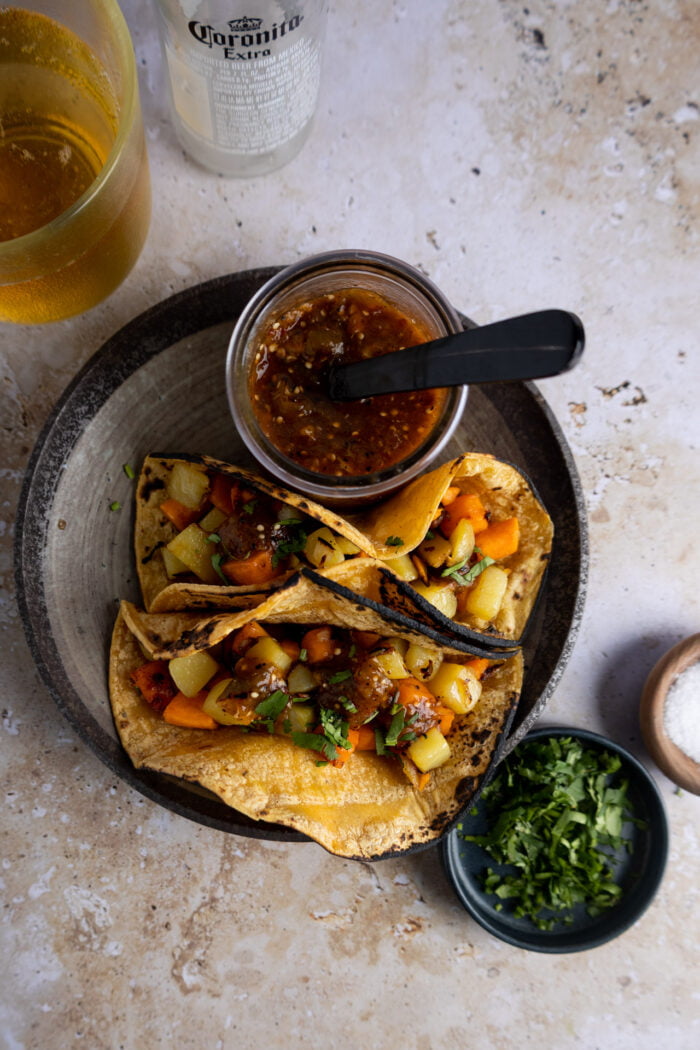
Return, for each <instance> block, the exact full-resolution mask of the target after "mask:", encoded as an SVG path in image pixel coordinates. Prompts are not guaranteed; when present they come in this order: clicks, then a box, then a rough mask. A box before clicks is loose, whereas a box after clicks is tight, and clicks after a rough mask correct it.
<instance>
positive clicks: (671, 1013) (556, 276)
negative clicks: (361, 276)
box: [0, 0, 700, 1050]
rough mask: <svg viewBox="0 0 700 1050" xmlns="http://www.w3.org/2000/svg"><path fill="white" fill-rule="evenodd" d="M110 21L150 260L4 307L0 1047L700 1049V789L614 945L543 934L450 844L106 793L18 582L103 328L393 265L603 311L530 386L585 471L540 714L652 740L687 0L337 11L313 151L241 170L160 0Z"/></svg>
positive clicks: (689, 312) (674, 331)
mask: <svg viewBox="0 0 700 1050" xmlns="http://www.w3.org/2000/svg"><path fill="white" fill-rule="evenodd" d="M122 6H123V9H124V12H125V14H126V17H127V20H128V22H129V25H130V28H131V31H132V35H133V38H134V43H135V47H136V51H137V56H138V60H139V68H140V75H141V90H142V100H143V106H144V112H145V117H146V123H147V136H148V144H149V150H150V159H151V168H152V176H153V184H154V214H153V222H152V227H151V231H150V235H149V239H148V242H147V245H146V248H145V251H144V253H143V255H142V257H141V259H140V261H139V262H138V264H137V266H136V268H135V270H134V271H133V273H132V274H131V275H130V277H129V278H128V279H127V281H126V282H125V283H124V285H123V286H122V287H121V288H120V289H119V290H118V291H117V292H116V293H115V294H114V295H113V296H112V297H111V298H110V299H109V300H108V301H107V302H106V303H104V304H103V305H101V306H100V307H98V308H96V309H95V310H93V311H91V312H90V313H89V314H87V315H85V316H83V317H79V318H76V319H75V320H72V321H67V322H63V323H60V324H55V325H51V326H48V327H46V328H41V329H40V328H27V329H23V328H16V327H12V326H9V325H5V326H0V354H1V356H2V383H3V387H2V401H1V403H0V405H1V410H2V421H1V423H2V430H1V431H0V434H1V438H0V440H2V443H3V447H2V457H1V462H0V471H1V473H0V477H1V479H2V497H1V503H2V527H1V529H0V542H1V544H2V548H1V555H0V556H1V558H2V563H1V565H2V575H3V584H4V589H3V595H2V609H1V610H0V616H1V624H2V629H3V641H2V653H3V659H2V661H1V662H0V676H1V677H0V681H1V682H2V690H1V691H2V705H1V707H2V752H1V761H2V784H3V792H4V798H3V839H2V862H1V863H2V871H1V872H0V876H1V879H2V882H1V883H0V885H1V886H2V903H3V925H2V959H3V967H2V968H3V972H4V976H3V979H2V991H1V992H0V1046H2V1047H3V1050H5V1048H7V1050H63V1048H68V1047H70V1048H73V1047H75V1048H79V1047H85V1048H89V1050H119V1048H124V1050H132V1048H138V1050H155V1048H159V1047H166V1046H172V1047H177V1048H183V1050H200V1048H206V1050H214V1048H226V1050H228V1048H234V1047H241V1046H244V1047H280V1048H296V1047H321V1046H333V1047H337V1048H339V1050H345V1048H352V1047H355V1046H363V1047H367V1048H368V1050H369V1048H379V1050H385V1048H392V1050H393V1048H401V1050H418V1048H420V1050H454V1048H455V1047H470V1048H473V1050H502V1048H506V1047H511V1046H513V1045H518V1046H521V1047H536V1048H541V1047H547V1048H550V1047H551V1048H558V1050H561V1048H566V1050H568V1048H571V1050H574V1048H575V1050H579V1048H581V1050H690V1048H691V1047H696V1046H697V1045H700V1031H699V1028H700V1025H699V1019H700V1002H699V997H698V979H697V977H698V942H699V940H700V920H699V919H698V915H699V913H700V905H699V902H698V815H699V813H700V810H699V808H698V806H699V802H698V799H697V798H695V797H692V796H690V795H687V794H679V793H678V792H676V791H675V789H674V786H673V785H672V784H671V783H670V782H669V781H667V780H666V779H665V778H664V777H663V776H662V775H661V774H659V773H658V771H655V773H656V775H657V779H658V783H659V786H660V788H661V791H662V793H663V796H664V801H665V803H666V807H667V810H668V815H669V819H670V824H671V832H672V840H671V855H670V860H669V866H668V869H667V873H666V877H665V879H664V882H663V885H662V888H661V891H660V893H659V894H658V896H657V898H656V900H655V901H654V903H653V904H652V906H651V908H650V909H649V911H648V912H647V913H646V914H645V915H644V916H643V917H642V919H641V920H640V921H639V922H638V923H637V925H635V926H634V927H633V928H632V929H631V930H630V931H628V932H627V933H626V934H625V935H624V936H622V937H621V938H619V939H618V940H616V941H614V942H613V943H611V944H609V945H607V946H604V947H602V948H598V949H596V950H594V951H591V952H587V953H583V954H580V955H570V956H564V957H550V956H546V955H538V954H531V953H526V952H523V951H520V950H517V949H515V948H510V947H508V946H506V945H504V944H502V943H500V942H498V941H496V940H494V939H493V938H491V937H490V936H489V935H487V934H486V933H485V932H483V931H482V930H481V928H480V927H478V926H476V925H475V924H474V923H473V922H472V921H471V920H470V919H469V918H468V917H467V915H466V913H465V912H464V911H463V910H462V908H461V906H460V905H459V904H458V902H457V900H456V898H455V896H454V894H453V892H452V890H451V888H450V886H449V884H448V883H447V881H446V879H445V877H444V875H443V874H442V871H441V868H440V864H439V859H438V857H437V855H436V854H435V853H433V852H428V853H423V854H420V855H417V856H415V857H407V858H405V859H404V860H395V861H390V862H385V863H382V864H378V865H374V866H370V865H364V864H356V863H347V862H343V861H339V860H337V859H335V858H333V857H330V856H328V855H327V854H325V853H324V852H323V851H322V850H321V849H320V848H319V847H317V846H315V845H313V844H294V845H287V844H279V843H266V842H259V841H254V840H248V839H242V838H235V837H233V836H227V835H225V834H223V833H219V832H215V831H211V830H208V829H206V828H204V827H200V826H198V825H195V824H193V823H190V822H188V821H186V820H184V819H182V818H180V817H177V816H175V815H172V814H171V813H169V812H166V811H164V810H162V809H160V808H158V807H156V806H155V805H154V804H152V803H151V802H149V801H147V800H145V799H144V798H142V797H141V796H139V795H138V794H136V793H135V792H134V791H132V790H131V789H130V788H128V787H126V786H125V785H123V784H122V783H121V782H115V780H114V779H113V778H112V776H111V775H110V773H109V771H108V770H107V769H106V768H105V767H104V766H102V765H101V763H100V762H99V761H98V760H97V759H96V758H95V757H94V756H93V755H92V754H91V753H90V752H89V751H88V750H87V749H86V747H85V746H84V745H83V744H82V743H81V742H80V741H79V740H78V739H77V738H76V737H75V735H74V734H73V732H72V731H71V729H70V728H69V727H68V725H67V724H66V723H65V722H64V721H63V720H62V718H61V716H60V715H59V714H58V712H57V711H56V709H55V708H54V706H53V704H52V702H51V701H50V699H49V697H48V694H47V692H46V689H45V688H44V686H43V685H42V683H41V681H40V679H39V677H38V675H37V674H36V672H35V670H34V668H33V666H32V663H31V660H30V657H29V653H28V650H27V646H26V643H25V641H24V638H23V633H22V627H21V624H20V622H19V619H18V614H17V611H16V606H15V605H14V602H13V597H12V542H13V519H14V511H15V505H16V499H17V496H18V493H19V487H20V484H21V479H22V474H23V470H24V468H25V465H26V462H27V459H28V456H29V453H30V450H31V448H32V446H33V444H34V442H35V440H36V438H37V435H38V433H39V430H40V428H41V425H42V423H43V422H44V420H45V418H46V417H47V415H48V413H49V411H50V409H51V407H52V405H53V404H54V402H55V401H56V399H57V397H58V396H59V395H60V393H61V391H62V390H63V388H64V387H65V385H66V384H67V383H68V381H69V380H70V379H71V377H72V376H73V375H74V374H75V372H76V371H77V369H78V368H79V367H80V366H81V365H82V364H83V363H84V362H85V361H86V360H87V359H88V358H89V357H90V356H91V355H92V354H93V353H94V351H95V350H96V349H97V348H98V347H99V346H100V345H101V343H102V342H103V341H104V340H105V339H106V338H107V337H109V336H110V335H111V334H113V333H114V332H115V331H117V330H118V329H119V328H120V327H121V326H122V325H123V324H125V323H126V322H127V321H129V320H130V319H131V318H133V317H134V316H136V315H137V314H138V313H140V312H141V311H142V310H144V309H146V308H147V307H149V306H151V305H152V304H154V303H156V302H157V301H159V300H160V299H162V298H164V297H165V296H167V295H169V294H171V293H172V292H173V291H177V290H180V289H182V288H187V287H189V286H191V285H194V284H196V283H197V282H199V281H202V280H205V279H207V278H210V277H213V276H216V275H219V274H223V273H228V272H231V271H235V270H238V269H246V268H250V267H257V266H265V265H278V264H282V263H287V262H291V261H293V260H295V259H297V258H300V257H301V256H303V255H306V254H309V253H312V252H316V251H320V250H325V249H331V248H337V247H343V246H350V247H367V248H373V249H376V250H379V251H385V252H389V253H391V254H394V255H397V256H400V257H402V258H404V259H406V260H408V261H410V262H412V263H414V264H417V265H419V266H421V267H422V268H423V269H424V270H425V271H426V272H427V273H428V274H429V275H430V276H431V277H432V278H433V279H434V280H435V281H436V282H437V283H438V284H439V285H440V286H441V287H442V288H443V289H444V291H445V292H446V293H447V294H448V295H449V296H450V297H451V298H452V300H453V302H454V303H455V305H456V306H457V307H458V308H459V309H461V310H463V311H464V312H465V313H468V314H469V315H470V316H471V317H473V318H474V319H475V320H477V321H480V322H486V321H489V320H495V319H497V318H499V317H504V316H507V315H509V314H516V313H519V312H523V311H527V310H531V309H536V308H539V307H545V306H563V307H568V308H570V309H573V310H575V311H576V312H578V313H579V314H580V315H581V316H582V318H583V319H584V321H585V324H586V328H587V334H588V347H587V352H586V355H585V358H584V361H583V363H582V364H581V366H580V367H579V368H577V369H576V370H575V371H574V372H573V373H571V374H570V375H567V376H565V377H562V378H560V379H556V380H547V381H543V382H542V383H541V384H540V388H541V390H542V392H543V393H544V395H545V397H546V398H547V399H548V400H549V402H550V404H551V405H552V407H553V409H554V411H555V412H556V414H557V416H558V418H559V420H560V422H561V424H562V426H563V428H564V430H565V433H566V435H567V438H568V440H569V442H570V444H571V447H572V449H573V452H574V454H575V456H576V460H577V464H578V467H579V470H580V473H581V478H582V482H583V486H584V490H585V493H586V498H587V502H588V508H589V514H590V526H591V547H592V551H591V557H592V566H591V579H590V585H589V597H588V602H587V606H586V611H585V615H584V622H583V626H582V630H581V633H580V635H579V639H578V642H577V645H576V648H575V651H574V655H573V658H572V660H571V662H570V664H569V666H568V668H567V671H566V673H565V676H564V678H563V681H562V683H561V685H560V687H559V689H558V691H557V694H556V696H555V697H554V699H553V701H552V703H551V705H550V708H549V711H548V718H549V719H550V720H554V721H556V722H562V723H569V724H573V725H578V726H587V727H589V728H591V729H594V730H597V731H601V732H604V733H607V734H608V735H610V736H612V737H614V738H615V739H616V740H618V741H619V742H621V743H623V744H626V745H628V746H629V747H631V748H632V749H633V750H634V751H635V753H637V754H638V755H640V756H641V757H642V758H643V759H645V756H644V751H643V748H642V745H641V741H640V739H639V732H638V728H637V722H636V710H637V704H638V699H639V693H640V689H641V686H642V684H643V682H644V679H645V676H646V674H647V673H648V671H649V670H650V669H651V667H652V665H653V664H654V663H655V661H656V659H657V658H658V657H659V656H660V655H661V654H662V653H663V652H664V651H665V649H667V648H668V647H670V645H672V644H673V643H675V642H676V641H677V640H678V639H679V638H681V637H683V636H684V635H687V634H691V633H695V632H697V631H698V630H699V629H700V611H699V608H698V580H699V578H700V576H699V570H700V564H699V556H698V544H697V522H698V451H697V448H698V438H699V436H700V434H699V423H698V412H697V401H698V394H699V393H700V390H699V386H700V383H699V381H700V366H699V365H698V360H699V357H698V347H697V337H698V331H699V327H698V302H699V300H698V274H699V272H700V271H699V267H698V262H699V251H698V248H699V238H700V175H699V171H700V164H699V162H700V123H699V121H700V84H699V79H698V54H699V53H700V9H699V8H698V5H697V3H695V2H693V0H656V2H654V3H646V2H642V0H607V2H606V0H600V2H587V3H584V2H582V0H569V2H566V0H561V2H555V0H549V2H547V0H534V2H533V3H530V4H528V5H527V6H526V5H524V4H522V3H516V2H515V0H469V2H467V0H431V2H430V3H426V2H423V3H420V2H418V0H403V2H399V0H394V2H392V0H373V2H370V0H357V2H355V3H346V4H342V3H339V2H338V0H335V2H333V3H331V14H330V21H329V33H328V43H327V48H326V62H325V75H324V91H323V96H322V100H321V105H320V108H319V112H318V117H317V120H316V124H315V128H314V132H313V135H312V138H311V140H310V141H309V143H308V144H307V146H306V147H305V149H304V151H303V152H302V153H301V154H300V155H299V156H298V157H297V158H296V159H295V160H294V161H293V162H292V163H291V164H290V165H289V166H288V167H287V168H285V169H284V170H282V171H281V172H279V173H277V174H274V175H271V176H268V177H266V178H264V179H260V180H255V181H230V180H225V179H221V178H218V177H217V176H215V175H211V174H208V173H207V172H205V171H203V170H200V169H199V168H198V167H197V166H196V165H194V164H193V163H192V162H191V161H189V160H188V159H186V158H185V157H183V155H182V153H181V151H180V149H179V148H178V146H177V144H176V142H175V140H174V136H173V133H172V131H171V127H170V123H169V118H168V115H167V111H166V106H165V91H164V85H163V80H162V67H161V60H160V53H159V50H158V42H157V37H156V32H155V20H154V16H153V12H152V10H151V8H150V6H149V5H148V4H144V3H139V2H137V0H123V3H122ZM645 761H647V764H648V765H649V767H650V768H652V767H651V763H650V762H649V761H648V759H645Z"/></svg>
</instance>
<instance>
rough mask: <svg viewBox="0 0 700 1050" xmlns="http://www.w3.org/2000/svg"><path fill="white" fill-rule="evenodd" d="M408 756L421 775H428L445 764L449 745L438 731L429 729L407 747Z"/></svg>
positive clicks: (448, 754) (448, 753) (448, 755)
mask: <svg viewBox="0 0 700 1050" xmlns="http://www.w3.org/2000/svg"><path fill="white" fill-rule="evenodd" d="M408 755H409V758H410V759H411V760H412V761H413V762H415V764H416V765H417V766H418V768H419V769H420V771H421V773H428V772H430V770H431V769H437V767H438V766H442V765H444V764H445V762H447V759H448V758H449V757H450V745H449V744H448V743H447V741H446V740H445V738H444V736H443V735H442V733H441V732H440V730H439V729H436V728H435V729H429V730H428V732H427V733H426V734H425V736H419V737H418V739H417V740H414V741H413V742H412V743H411V744H409V745H408Z"/></svg>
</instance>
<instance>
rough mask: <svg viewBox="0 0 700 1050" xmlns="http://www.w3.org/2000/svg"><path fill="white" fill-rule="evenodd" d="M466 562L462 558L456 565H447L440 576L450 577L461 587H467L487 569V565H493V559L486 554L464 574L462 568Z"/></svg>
mask: <svg viewBox="0 0 700 1050" xmlns="http://www.w3.org/2000/svg"><path fill="white" fill-rule="evenodd" d="M468 560H469V559H468V558H464V559H463V560H462V561H458V562H457V564H456V565H449V566H448V567H447V568H446V569H443V571H442V572H441V573H440V575H441V576H451V577H452V579H453V580H455V582H456V583H459V584H461V586H463V587H467V586H468V585H469V584H470V583H474V580H475V579H476V578H477V576H481V574H482V572H483V571H484V569H488V567H489V565H493V563H494V559H493V558H489V556H488V554H486V555H484V557H483V558H482V559H481V561H478V562H477V563H476V564H475V565H472V567H471V569H467V571H466V572H465V571H464V568H465V566H466V564H467V562H468Z"/></svg>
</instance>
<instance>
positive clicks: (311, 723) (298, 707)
mask: <svg viewBox="0 0 700 1050" xmlns="http://www.w3.org/2000/svg"><path fill="white" fill-rule="evenodd" d="M286 717H287V718H288V719H289V731H290V733H312V732H313V730H314V728H315V722H316V708H315V705H314V704H307V703H304V702H303V701H301V700H297V701H296V703H294V704H292V705H291V706H290V707H289V709H288V711H287V713H286Z"/></svg>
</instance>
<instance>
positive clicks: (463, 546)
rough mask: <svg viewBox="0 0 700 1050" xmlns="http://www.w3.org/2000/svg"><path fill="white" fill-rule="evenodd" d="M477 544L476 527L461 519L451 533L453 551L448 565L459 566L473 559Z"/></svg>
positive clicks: (448, 559)
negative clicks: (475, 544) (460, 563)
mask: <svg viewBox="0 0 700 1050" xmlns="http://www.w3.org/2000/svg"><path fill="white" fill-rule="evenodd" d="M475 542H476V540H475V537H474V526H473V525H472V523H471V522H470V521H467V519H466V518H460V520H459V521H458V522H457V524H456V526H455V527H454V529H453V530H452V532H451V533H450V547H451V550H450V554H449V557H448V558H447V564H448V565H457V564H458V563H459V562H464V561H467V560H468V559H469V558H471V556H472V552H473V550H474V543H475Z"/></svg>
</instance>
